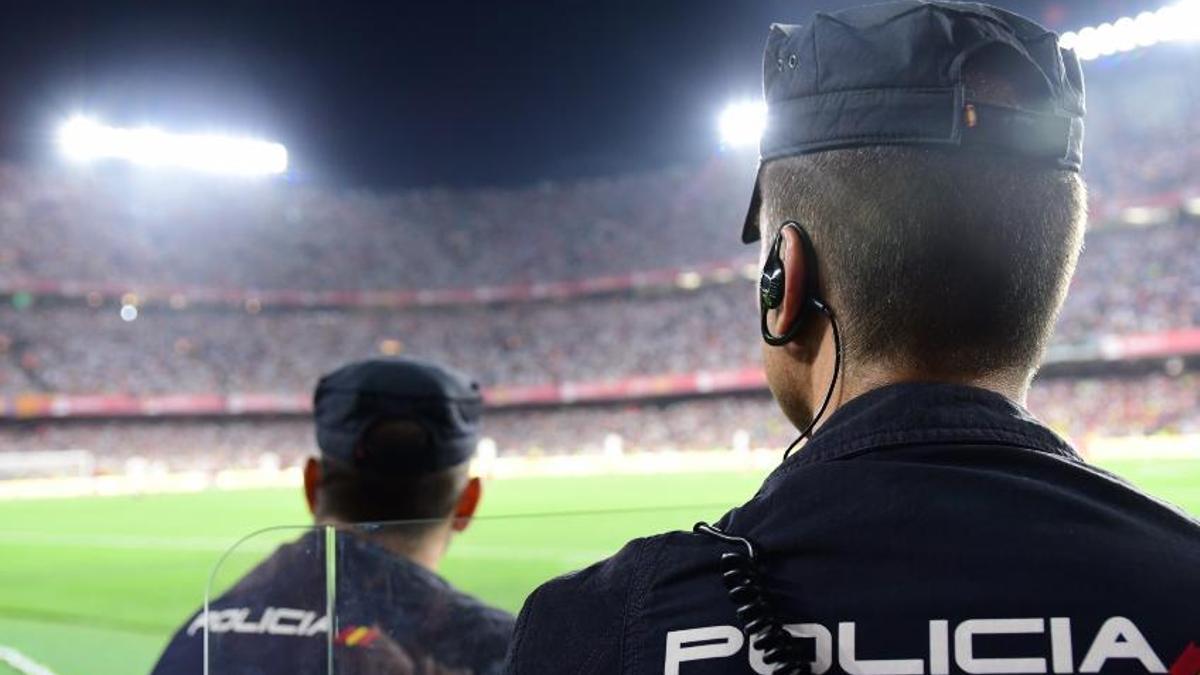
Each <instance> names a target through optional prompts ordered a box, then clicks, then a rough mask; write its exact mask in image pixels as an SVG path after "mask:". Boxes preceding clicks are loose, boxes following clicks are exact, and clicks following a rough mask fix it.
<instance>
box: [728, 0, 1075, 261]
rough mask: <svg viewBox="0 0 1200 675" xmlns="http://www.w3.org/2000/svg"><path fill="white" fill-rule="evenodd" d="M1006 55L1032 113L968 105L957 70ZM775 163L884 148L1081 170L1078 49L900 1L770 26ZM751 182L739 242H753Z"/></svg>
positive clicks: (1030, 31)
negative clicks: (1038, 100)
mask: <svg viewBox="0 0 1200 675" xmlns="http://www.w3.org/2000/svg"><path fill="white" fill-rule="evenodd" d="M997 52H1002V53H1003V55H1004V57H1005V61H1004V63H1005V64H1006V65H1005V68H1006V71H1005V72H1006V73H1011V75H1012V76H1013V77H1014V78H1020V79H1021V81H1023V82H1024V81H1028V82H1033V83H1034V86H1035V87H1037V88H1038V89H1040V90H1041V92H1042V93H1043V94H1044V98H1043V99H1042V100H1044V102H1045V105H1044V106H1039V108H1038V109H1037V110H1026V109H1020V108H1013V107H1008V106H1001V105H994V104H988V103H982V102H979V101H976V100H975V99H974V94H973V92H972V91H971V89H970V88H969V87H968V86H967V84H966V81H965V78H964V71H965V69H966V65H967V64H968V63H969V62H970V61H971V60H972V59H973V58H975V57H978V56H981V55H984V54H988V55H995V54H996V53H997ZM763 93H764V96H765V98H766V103H767V126H766V130H765V131H764V133H763V136H762V140H761V145H760V164H759V176H760V177H761V167H762V164H763V163H766V162H768V161H770V160H773V159H778V158H780V157H788V156H792V155H804V154H808V153H813V152H821V151H826V150H836V149H841V148H854V147H864V146H880V145H920V146H941V147H954V148H962V149H965V150H971V151H979V152H993V153H1007V154H1015V155H1020V156H1024V157H1026V158H1029V159H1030V160H1032V161H1034V162H1036V163H1039V164H1042V165H1044V166H1047V167H1055V168H1060V169H1065V170H1069V171H1076V172H1078V171H1079V170H1080V164H1081V162H1082V158H1083V115H1084V96H1083V73H1082V70H1081V69H1080V66H1079V60H1078V58H1077V57H1076V56H1075V53H1074V52H1072V51H1070V50H1065V49H1061V48H1060V47H1059V45H1058V37H1057V36H1056V35H1055V34H1054V33H1053V32H1050V31H1048V30H1046V29H1045V28H1043V27H1042V26H1039V25H1038V24H1036V23H1034V22H1032V21H1030V20H1028V19H1025V18H1023V17H1021V16H1018V15H1016V14H1013V13H1011V12H1006V11H1004V10H1002V9H997V8H995V7H990V6H986V5H982V4H979V3H959V2H922V1H919V0H900V1H898V2H888V3H884V4H878V5H870V6H866V7H858V8H854V9H849V10H844V11H839V12H834V13H830V14H817V15H816V16H815V17H814V19H813V21H812V22H811V23H809V24H806V25H804V26H786V25H780V24H775V25H773V26H771V32H770V35H769V37H768V38H767V46H766V51H765V54H764V57H763ZM759 206H760V195H759V186H758V183H757V180H756V183H755V186H754V193H753V196H752V198H751V204H750V209H749V212H748V213H747V215H746V221H745V224H744V225H743V228H742V241H743V242H744V243H747V244H749V243H752V242H755V241H758V239H759V231H758V209H759Z"/></svg>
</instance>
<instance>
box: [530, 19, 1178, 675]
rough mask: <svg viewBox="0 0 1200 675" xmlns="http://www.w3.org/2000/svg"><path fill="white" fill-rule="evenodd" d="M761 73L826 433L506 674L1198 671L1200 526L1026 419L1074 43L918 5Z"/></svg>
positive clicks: (805, 43) (768, 295)
mask: <svg viewBox="0 0 1200 675" xmlns="http://www.w3.org/2000/svg"><path fill="white" fill-rule="evenodd" d="M764 62H765V64H764V72H765V94H766V100H767V104H768V109H769V113H768V123H767V127H766V133H765V135H764V137H763V140H762V147H761V150H762V159H763V162H762V164H761V165H760V168H759V174H758V179H757V184H756V186H755V192H754V197H753V201H752V205H751V210H750V214H749V216H748V218H747V220H746V223H745V226H744V229H743V232H742V239H743V241H744V242H746V243H750V242H756V241H759V240H760V239H761V242H762V244H761V246H762V249H761V251H762V255H761V261H762V266H763V274H762V280H761V283H760V298H759V301H760V312H761V316H760V317H759V320H760V323H761V330H762V334H763V337H764V341H765V343H766V345H765V347H764V361H765V367H766V372H767V376H768V381H769V384H770V388H771V390H772V392H773V394H774V396H775V398H776V400H777V401H778V403H779V406H780V407H781V408H782V410H783V412H784V413H785V414H786V415H787V416H788V418H789V419H790V420H791V421H792V422H793V423H794V424H795V425H796V427H797V428H798V430H803V433H802V434H801V436H802V437H803V436H808V435H809V432H810V431H811V430H812V429H814V428H815V429H816V431H815V433H812V434H811V438H810V439H809V440H808V442H807V443H806V444H805V445H804V446H803V447H802V448H801V449H800V451H798V452H795V453H794V454H792V455H791V456H790V457H787V458H786V459H785V460H784V462H783V463H782V465H781V466H780V467H779V468H778V469H776V470H775V471H774V472H773V473H772V474H771V475H770V476H769V477H768V478H767V479H766V481H765V483H764V484H763V486H762V488H761V489H760V490H759V492H758V494H757V495H755V496H754V498H753V499H751V500H750V501H749V502H748V503H746V504H744V505H743V506H741V507H738V508H736V509H734V510H732V511H730V512H729V513H727V514H725V516H724V517H723V518H721V519H720V520H719V521H718V522H716V523H714V524H713V525H711V526H710V525H704V524H701V525H698V526H697V528H696V531H695V532H693V533H671V534H665V535H661V536H655V537H649V538H646V539H638V540H635V541H633V542H631V543H630V544H628V545H627V546H626V547H625V548H624V549H623V550H621V551H620V552H619V553H618V554H617V555H616V556H614V557H613V558H611V559H609V560H607V561H604V562H602V563H599V564H597V565H595V566H593V567H590V568H588V569H585V570H583V571H581V572H578V573H576V574H573V575H569V576H566V577H563V578H560V579H558V580H555V581H552V582H550V583H548V584H546V585H544V586H542V587H541V588H540V589H538V590H537V591H535V592H534V593H533V594H532V595H531V596H530V597H529V598H528V600H527V601H526V603H525V607H524V609H523V610H522V612H521V615H520V617H519V618H518V621H517V630H516V634H515V636H514V642H513V647H512V650H511V651H510V653H509V659H508V667H507V672H510V673H519V674H522V675H523V674H526V673H530V674H532V673H572V674H580V673H597V674H599V673H603V674H605V675H609V674H612V673H628V674H638V675H640V674H643V673H646V674H649V673H654V674H655V675H659V674H663V673H665V674H666V675H677V674H679V673H682V674H683V675H701V674H704V673H750V672H754V673H772V672H774V673H799V672H810V671H811V672H813V673H837V672H845V673H861V674H864V675H884V674H896V675H922V674H926V673H928V674H929V675H948V674H949V673H1097V672H1099V673H1147V672H1151V673H1156V672H1166V671H1167V670H1168V669H1169V668H1172V666H1174V667H1175V669H1176V670H1175V671H1173V672H1176V673H1184V672H1186V673H1189V674H1192V675H1194V674H1195V673H1196V672H1197V670H1200V649H1197V648H1196V646H1195V644H1194V643H1200V614H1198V612H1197V604H1198V602H1200V525H1198V524H1197V522H1196V521H1195V520H1194V519H1192V518H1189V517H1188V516H1187V515H1186V514H1184V513H1182V512H1180V511H1179V510H1177V509H1175V508H1172V507H1171V506H1169V505H1167V504H1164V503H1161V502H1159V501H1157V500H1155V499H1153V498H1151V497H1149V496H1147V495H1145V494H1143V493H1141V492H1139V491H1138V490H1137V489H1135V488H1134V487H1132V486H1130V485H1129V484H1127V483H1125V482H1124V481H1122V480H1121V479H1120V478H1117V477H1115V476H1112V475H1110V474H1108V473H1105V472H1104V471H1102V470H1100V469H1097V468H1095V467H1092V466H1089V465H1088V464H1087V463H1086V462H1084V461H1083V460H1082V459H1081V458H1080V456H1079V455H1078V454H1077V453H1076V452H1075V450H1073V449H1072V448H1071V446H1070V445H1069V444H1068V443H1067V442H1065V441H1064V440H1062V439H1061V438H1059V437H1058V436H1056V435H1055V434H1054V433H1052V432H1051V431H1050V430H1049V429H1047V428H1045V427H1044V426H1043V425H1041V424H1040V423H1039V422H1038V421H1037V420H1035V419H1034V418H1033V417H1032V416H1031V415H1030V414H1029V412H1027V411H1026V410H1025V409H1024V407H1023V402H1024V401H1025V396H1026V393H1027V391H1028V388H1029V383H1030V380H1031V378H1032V377H1033V375H1034V372H1035V370H1036V367H1037V365H1038V363H1039V361H1040V359H1041V357H1042V355H1043V353H1044V350H1045V346H1046V342H1047V340H1048V338H1049V336H1050V333H1051V330H1052V328H1053V325H1054V322H1055V317H1056V315H1057V313H1058V310H1059V307H1060V306H1061V304H1062V301H1063V298H1064V296H1065V295H1066V292H1067V287H1068V284H1069V281H1070V278H1071V275H1072V272H1073V270H1074V266H1075V261H1076V258H1077V255H1078V253H1079V249H1080V245H1081V239H1082V230H1083V227H1084V220H1085V203H1086V198H1085V191H1084V185H1083V183H1082V181H1081V179H1080V177H1079V170H1080V162H1081V157H1082V137H1083V120H1082V118H1083V113H1084V105H1083V82H1082V73H1081V69H1080V66H1079V63H1078V61H1077V58H1076V56H1075V55H1074V53H1072V52H1070V51H1067V50H1063V49H1061V48H1060V47H1059V45H1058V40H1057V36H1056V35H1054V34H1053V33H1051V32H1048V31H1047V30H1045V29H1044V28H1042V27H1040V26H1038V25H1037V24H1035V23H1033V22H1031V21H1029V20H1027V19H1025V18H1022V17H1020V16H1017V15H1015V14H1012V13H1009V12H1006V11H1003V10H1000V9H995V8H991V7H988V6H985V5H980V4H975V3H952V2H918V1H916V0H901V1H899V2H890V3H885V4H881V5H874V6H870V7H862V8H856V9H849V10H845V11H839V12H835V13H831V14H818V15H816V16H815V17H814V18H813V19H812V21H811V22H809V23H808V24H806V25H804V26H802V27H799V26H780V25H776V26H773V27H772V28H771V31H770V37H769V39H768V42H767V46H766V56H765V59H764ZM684 339H686V336H684ZM818 425H819V426H818Z"/></svg>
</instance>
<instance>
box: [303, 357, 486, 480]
mask: <svg viewBox="0 0 1200 675" xmlns="http://www.w3.org/2000/svg"><path fill="white" fill-rule="evenodd" d="M482 412H483V399H482V397H481V394H480V389H479V385H478V384H477V383H476V382H474V381H472V380H471V379H470V378H469V377H467V376H466V375H463V374H462V373H459V372H458V371H455V370H453V369H451V368H446V367H444V366H440V365H438V364H436V363H433V362H431V361H425V360H421V359H415V358H390V359H371V360H367V361H359V362H357V363H351V364H350V365H347V366H344V367H342V368H339V369H337V370H335V371H334V372H332V373H330V374H328V375H326V376H325V377H323V378H321V381H320V382H319V383H318V384H317V391H316V394H315V395H314V398H313V416H314V418H315V421H316V428H317V447H319V448H320V449H321V454H322V455H324V456H327V457H330V458H333V459H337V460H341V461H343V462H346V463H349V464H351V465H353V466H356V467H359V468H362V469H366V470H369V471H375V472H380V473H392V474H412V473H428V472H432V471H438V470H441V469H445V468H449V467H451V466H456V465H458V464H461V463H463V462H465V461H467V460H468V459H470V458H471V456H472V455H474V453H475V446H476V444H477V443H478V439H479V419H480V416H481V414H482ZM381 422H411V423H413V424H416V425H417V426H419V427H420V428H421V429H422V430H423V431H424V432H425V437H426V438H425V442H424V443H419V444H415V445H413V446H411V447H387V448H367V447H365V446H364V444H362V443H361V442H360V441H361V440H362V438H363V435H364V434H365V433H366V432H367V431H368V430H369V429H371V428H372V427H373V426H375V425H376V424H379V423H381Z"/></svg>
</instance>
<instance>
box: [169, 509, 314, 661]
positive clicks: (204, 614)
mask: <svg viewBox="0 0 1200 675" xmlns="http://www.w3.org/2000/svg"><path fill="white" fill-rule="evenodd" d="M326 533H327V528H323V527H277V528H271V529H267V530H261V531H259V532H255V533H253V534H250V535H247V536H246V537H244V538H242V539H241V540H240V541H238V542H237V543H236V544H234V545H233V546H232V547H231V548H230V549H229V550H228V551H226V552H225V553H224V554H223V555H222V556H221V558H220V560H219V561H218V562H217V564H216V566H215V567H214V568H213V571H212V575H211V576H210V578H209V582H208V587H207V588H206V589H205V595H204V598H205V606H204V608H202V609H201V612H200V615H199V616H197V618H196V620H193V621H192V623H191V624H190V625H189V627H188V634H189V637H190V639H195V637H196V635H195V634H196V633H197V632H199V633H200V637H201V639H202V643H201V644H202V650H188V652H189V653H192V652H194V653H197V654H198V655H202V657H203V660H204V672H205V673H212V674H213V675H232V674H234V673H237V674H239V675H241V674H246V675H248V674H250V673H283V672H294V673H314V674H316V673H327V672H332V671H331V670H330V668H331V659H330V655H331V653H332V652H331V650H330V645H329V633H328V630H327V626H328V624H329V618H328V617H329V607H330V606H331V604H330V593H329V592H328V590H327V588H326V559H327V556H326V555H325V551H326ZM205 618H207V620H205Z"/></svg>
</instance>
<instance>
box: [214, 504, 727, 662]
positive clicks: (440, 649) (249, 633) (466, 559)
mask: <svg viewBox="0 0 1200 675" xmlns="http://www.w3.org/2000/svg"><path fill="white" fill-rule="evenodd" d="M721 510H722V509H720V508H718V507H697V506H686V507H657V508H646V509H628V510H611V511H594V512H580V513H566V514H532V515H514V516H493V517H477V518H474V519H471V520H470V521H469V522H461V523H457V524H456V523H453V522H450V521H445V520H443V521H406V522H388V523H360V524H356V525H353V526H341V527H338V528H336V529H335V528H323V527H314V528H309V529H303V528H278V529H273V530H267V531H264V532H261V533H257V534H255V535H252V536H249V537H247V538H245V539H243V540H242V541H241V542H240V543H239V544H238V545H237V546H235V547H234V548H233V549H231V550H230V551H229V552H228V553H227V554H226V556H225V557H224V558H223V559H222V561H221V562H220V564H219V565H218V566H217V568H216V570H215V571H214V573H213V580H212V583H211V586H210V598H211V600H210V603H209V609H210V611H209V621H208V643H207V663H208V670H207V671H206V672H208V673H212V674H214V675H224V674H227V673H239V674H241V673H282V672H287V673H338V674H339V675H340V674H352V673H400V674H405V675H407V674H412V675H426V674H428V675H434V674H439V675H460V674H468V673H469V674H472V675H486V674H490V673H498V672H500V667H501V665H502V660H503V656H504V653H505V651H506V649H507V637H508V636H507V633H508V625H509V622H510V621H511V616H507V617H506V616H505V613H509V614H510V615H511V614H515V613H516V612H517V611H518V610H519V609H520V607H521V604H522V603H523V602H524V600H525V598H526V597H527V596H528V595H529V593H530V592H531V591H532V590H533V589H534V588H535V587H536V586H537V585H539V584H541V583H542V582H544V581H547V580H549V579H551V578H553V577H555V576H557V575H560V574H563V573H566V572H569V571H572V570H576V569H579V568H581V567H586V566H587V565H590V564H592V563H594V562H597V561H599V560H601V559H603V558H605V557H608V556H610V555H612V554H613V553H616V552H617V551H618V550H619V549H620V547H621V546H623V545H624V544H625V543H626V542H628V541H629V540H630V539H633V538H635V537H639V536H644V535H648V534H653V533H657V532H663V531H666V530H672V529H690V528H691V526H692V525H693V524H694V523H695V521H696V520H697V519H706V518H716V517H718V516H719V515H720V513H721ZM456 525H457V526H458V527H456ZM459 527H461V528H462V529H461V531H460V530H459Z"/></svg>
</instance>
